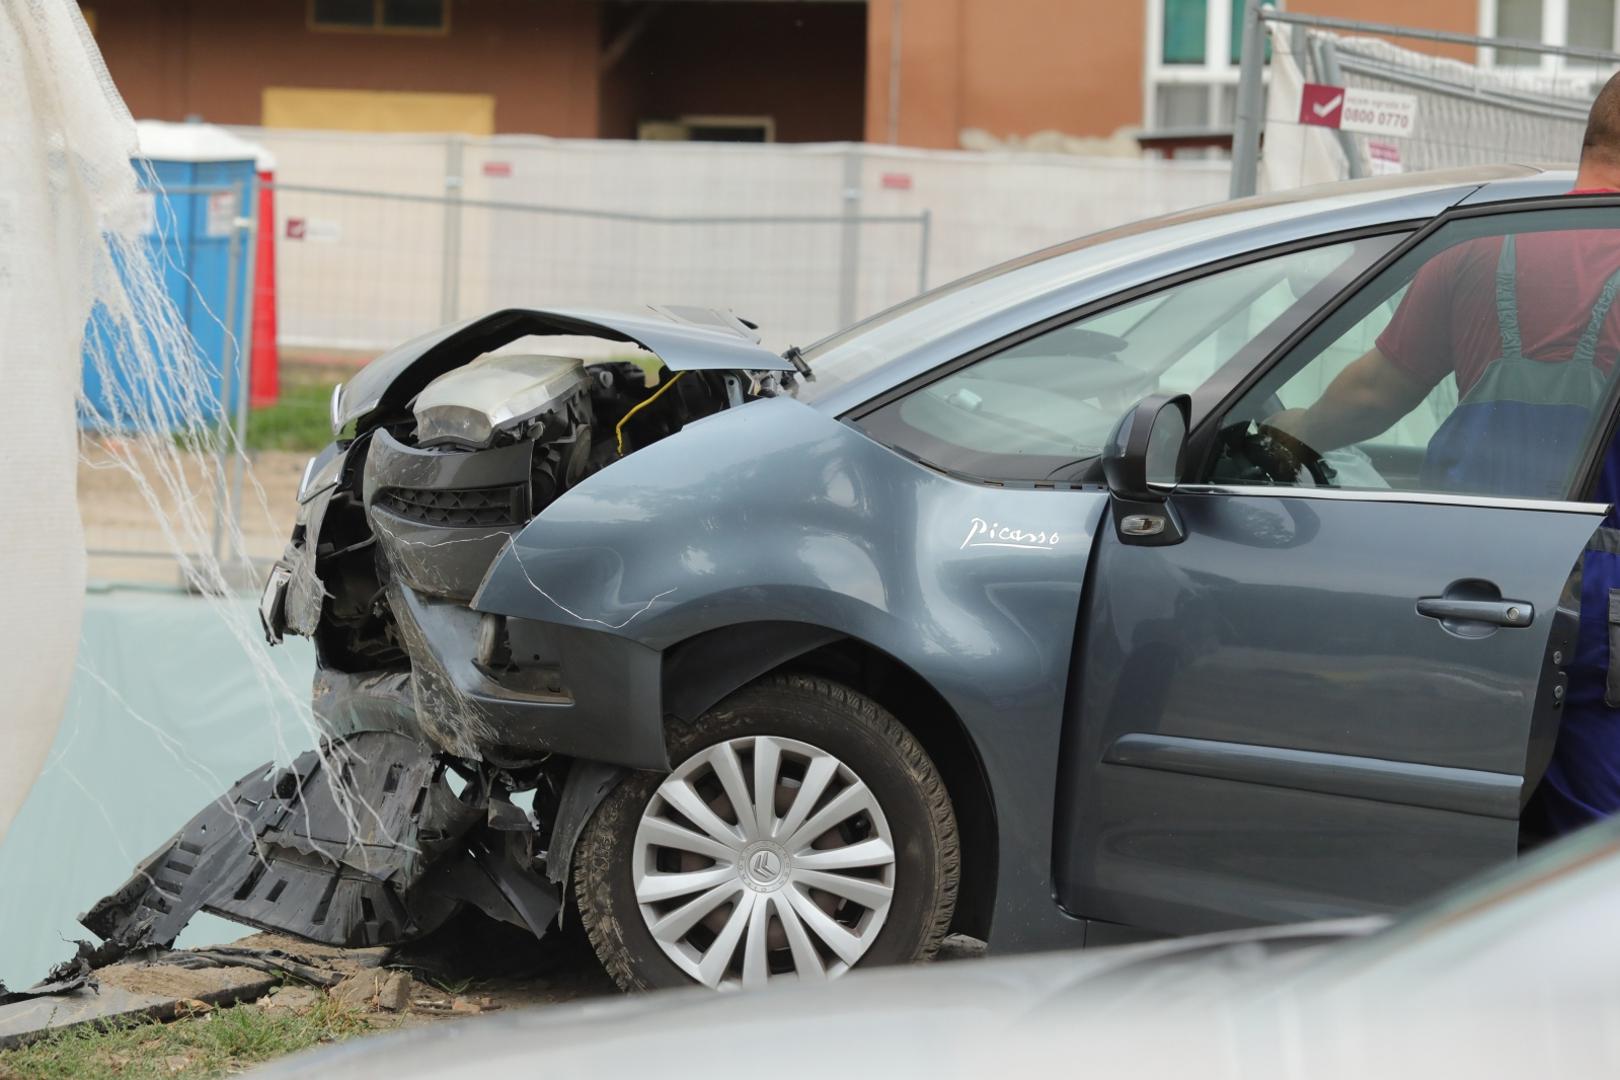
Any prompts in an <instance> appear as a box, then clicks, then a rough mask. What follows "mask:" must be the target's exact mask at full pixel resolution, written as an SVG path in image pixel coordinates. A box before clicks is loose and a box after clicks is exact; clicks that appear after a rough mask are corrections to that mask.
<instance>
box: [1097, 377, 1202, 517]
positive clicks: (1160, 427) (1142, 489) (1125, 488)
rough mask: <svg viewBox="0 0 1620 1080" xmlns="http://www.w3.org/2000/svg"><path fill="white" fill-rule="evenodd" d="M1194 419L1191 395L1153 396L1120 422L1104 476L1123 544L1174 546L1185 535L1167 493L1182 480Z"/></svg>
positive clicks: (1110, 442) (1104, 458) (1108, 448)
mask: <svg viewBox="0 0 1620 1080" xmlns="http://www.w3.org/2000/svg"><path fill="white" fill-rule="evenodd" d="M1191 415H1192V401H1191V399H1190V398H1188V397H1187V395H1186V394H1154V395H1152V396H1150V397H1146V398H1143V399H1142V400H1141V401H1140V402H1138V403H1137V404H1136V406H1135V407H1134V408H1132V409H1131V411H1130V412H1128V413H1126V414H1125V415H1124V416H1123V417H1121V418H1120V421H1119V423H1118V424H1117V425H1115V427H1114V432H1113V434H1112V435H1110V436H1109V437H1108V445H1107V446H1106V447H1104V448H1103V454H1102V467H1103V476H1104V477H1105V478H1106V479H1107V481H1108V490H1109V492H1110V493H1111V494H1112V495H1113V497H1114V498H1113V509H1114V528H1115V529H1116V530H1117V531H1118V533H1119V538H1120V540H1121V541H1122V542H1124V543H1130V544H1175V543H1179V542H1180V541H1181V540H1182V538H1183V537H1184V536H1185V535H1186V534H1185V533H1184V532H1182V529H1181V522H1180V519H1179V518H1178V517H1177V516H1176V513H1175V509H1174V507H1172V506H1171V505H1170V503H1169V496H1168V492H1167V491H1165V490H1164V489H1166V488H1169V487H1173V486H1174V485H1175V484H1176V483H1177V482H1178V481H1179V480H1180V479H1181V465H1182V457H1183V455H1184V453H1185V452H1186V449H1187V430H1188V422H1189V419H1190V417H1191Z"/></svg>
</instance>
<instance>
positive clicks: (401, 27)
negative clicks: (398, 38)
mask: <svg viewBox="0 0 1620 1080" xmlns="http://www.w3.org/2000/svg"><path fill="white" fill-rule="evenodd" d="M309 25H310V26H311V27H313V28H314V29H316V30H370V31H397V32H402V33H428V34H442V33H444V32H445V31H446V30H447V29H449V25H450V13H449V11H448V9H447V7H446V0H309Z"/></svg>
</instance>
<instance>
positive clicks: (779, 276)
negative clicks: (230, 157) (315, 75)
mask: <svg viewBox="0 0 1620 1080" xmlns="http://www.w3.org/2000/svg"><path fill="white" fill-rule="evenodd" d="M235 130H236V131H237V132H238V133H239V134H242V135H243V136H245V137H247V138H249V139H252V140H253V141H255V142H258V143H260V144H262V145H264V146H265V147H267V148H268V149H270V150H271V151H272V152H273V153H274V154H275V155H276V158H277V161H278V165H277V171H276V179H275V191H276V199H275V203H276V221H275V223H274V229H275V235H276V237H277V258H278V268H277V280H278V290H279V297H278V306H279V312H278V316H279V320H280V324H281V330H280V339H281V341H282V342H283V343H284V344H286V345H288V346H291V347H294V348H309V349H322V348H332V349H354V350H376V349H381V348H386V347H388V346H390V345H393V344H395V343H397V342H399V341H401V340H404V339H407V338H409V337H411V336H413V335H415V334H418V333H421V332H423V331H425V330H428V329H431V328H432V327H434V326H438V325H441V324H443V323H445V322H449V321H453V320H456V319H461V318H468V317H471V316H474V315H477V314H481V313H483V312H486V311H490V310H493V309H495V308H498V307H502V306H507V305H519V306H530V307H532V306H555V305H569V306H580V307H593V308H608V307H617V308H623V307H625V306H627V305H628V306H635V305H639V304H645V303H655V304H669V303H679V304H694V305H700V306H708V307H722V308H730V309H732V310H734V311H736V312H737V313H738V314H739V315H741V316H743V317H744V318H747V319H749V320H751V321H754V322H757V323H759V324H760V327H761V332H762V334H763V335H764V339H765V342H766V343H767V344H768V345H771V346H773V347H776V348H784V347H786V346H787V345H790V344H801V345H802V344H807V343H808V342H810V341H812V340H814V339H816V338H818V337H821V336H823V335H825V334H828V333H831V332H832V331H834V330H836V329H838V328H840V327H841V326H844V325H847V324H849V323H850V322H853V321H855V320H856V319H858V318H861V317H863V316H866V315H870V314H872V313H874V312H876V311H879V310H881V309H883V308H885V307H888V306H890V305H891V304H894V303H897V302H899V301H901V300H904V299H906V298H907V297H909V296H911V295H913V294H915V293H917V292H918V291H920V290H922V289H924V288H927V287H928V286H930V285H936V284H941V283H943V282H945V281H947V280H950V279H953V278H956V277H959V276H961V275H963V274H967V273H971V272H972V271H975V270H978V269H982V268H983V267H985V266H987V265H990V264H992V263H994V262H997V261H1000V260H1002V259H1006V258H1011V257H1012V256H1015V255H1019V254H1022V253H1024V252H1027V251H1030V250H1033V249H1036V248H1039V247H1042V246H1045V245H1048V244H1052V243H1056V242H1059V241H1061V240H1066V239H1070V238H1072V237H1074V236H1078V235H1082V234H1084V233H1088V232H1092V231H1095V230H1097V229H1102V228H1107V227H1110V226H1113V225H1118V224H1121V223H1124V222H1126V221H1131V220H1135V219H1138V218H1143V217H1151V216H1153V215H1155V214H1161V213H1168V212H1171V211H1174V210H1180V209H1184V208H1186V207H1189V206H1194V205H1199V204H1203V203H1209V202H1214V201H1217V200H1219V199H1220V198H1221V197H1222V196H1223V195H1224V193H1225V190H1226V183H1227V170H1226V166H1225V164H1224V163H1222V162H1217V161H1191V162H1189V161H1161V160H1149V159H1138V158H1080V157H1074V156H1068V155H1041V154H1017V153H1007V154H985V153H977V152H955V151H915V150H905V149H898V148H889V147H877V146H868V145H863V144H842V143H840V144H814V145H803V144H799V145H789V144H771V145H765V146H742V145H728V144H718V143H667V142H620V141H597V140H572V139H549V138H540V137H528V136H496V137H492V138H464V137H459V136H401V135H356V134H353V133H338V132H297V131H285V130H276V129H260V128H242V129H235Z"/></svg>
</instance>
